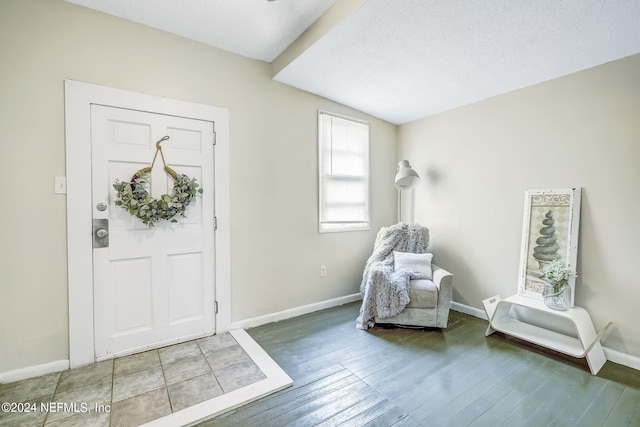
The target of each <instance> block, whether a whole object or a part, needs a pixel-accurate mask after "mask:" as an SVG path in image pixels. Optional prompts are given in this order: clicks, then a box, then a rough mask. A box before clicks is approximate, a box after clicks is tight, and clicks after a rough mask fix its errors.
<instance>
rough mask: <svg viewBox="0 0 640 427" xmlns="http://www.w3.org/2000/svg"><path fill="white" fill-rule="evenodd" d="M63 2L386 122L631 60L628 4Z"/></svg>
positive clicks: (638, 27) (632, 3)
mask: <svg viewBox="0 0 640 427" xmlns="http://www.w3.org/2000/svg"><path fill="white" fill-rule="evenodd" d="M68 1H71V2H73V3H77V4H82V5H85V6H87V7H91V8H94V9H98V10H101V11H104V12H107V13H111V14H114V15H116V16H120V17H123V18H125V19H129V20H132V21H136V22H140V23H143V24H145V25H149V26H151V27H155V28H160V29H163V30H166V31H169V32H172V33H175V34H179V35H181V36H184V37H188V38H191V39H194V40H198V41H200V42H203V43H207V44H210V45H213V46H216V47H219V48H222V49H225V50H229V51H232V52H235V53H238V54H240V55H244V56H249V57H252V58H256V59H260V60H263V61H267V62H272V61H273V60H274V59H275V60H276V61H275V62H274V65H275V64H276V63H278V61H279V60H280V58H281V57H283V56H287V57H288V58H287V59H286V61H282V62H283V63H282V64H278V67H274V70H275V71H274V72H275V73H276V74H275V76H274V78H275V80H278V81H280V82H282V83H285V84H288V85H291V86H294V87H297V88H300V89H302V90H305V91H309V92H312V93H316V94H318V95H321V96H324V97H327V98H329V99H333V100H335V101H338V102H340V103H342V104H345V105H348V106H350V107H353V108H356V109H358V110H361V111H363V112H366V113H369V114H371V115H373V116H376V117H380V118H382V119H384V120H387V121H389V122H391V123H396V124H401V123H405V122H408V121H411V120H414V119H418V118H421V117H424V116H428V115H432V114H436V113H439V112H442V111H446V110H449V109H452V108H455V107H458V106H462V105H466V104H469V103H473V102H476V101H479V100H482V99H486V98H489V97H491V96H495V95H498V94H502V93H505V92H509V91H512V90H515V89H519V88H522V87H526V86H530V85H533V84H536V83H540V82H543V81H546V80H549V79H553V78H556V77H559V76H563V75H566V74H570V73H573V72H577V71H580V70H583V69H586V68H590V67H593V66H596V65H600V64H603V63H605V62H609V61H613V60H616V59H620V58H622V57H625V56H629V55H632V54H636V53H639V52H640V1H639V0H536V1H531V0H338V1H337V2H336V1H335V0H304V1H298V0H276V1H272V2H268V1H266V0H182V1H180V2H177V1H174V0H153V1H151V0H138V1H135V2H132V1H130V0H68ZM334 3H335V5H334ZM345 4H351V5H352V7H351V9H349V10H348V12H343V14H342V15H339V14H337V16H338V17H337V18H336V17H335V16H334V17H333V18H332V19H333V23H332V24H331V25H330V26H329V27H326V28H324V29H323V31H320V32H318V34H317V35H316V36H315V38H312V39H310V36H309V37H307V38H306V40H305V44H304V46H303V47H302V48H298V49H293V46H294V45H295V43H294V45H292V46H291V47H290V48H289V49H287V46H289V45H290V44H291V43H292V42H294V40H296V39H297V38H298V37H299V36H300V35H301V34H302V33H303V32H304V30H305V29H306V28H307V27H309V26H310V25H311V24H312V23H313V22H314V21H316V19H317V18H319V17H321V16H322V15H323V14H326V15H329V14H330V13H331V12H332V11H335V10H337V9H338V7H339V6H344V5H345ZM332 5H333V7H331V6H332ZM334 15H336V14H334ZM283 52H284V53H283ZM281 53H282V55H281V56H280V58H279V57H278V56H279V55H280V54H281Z"/></svg>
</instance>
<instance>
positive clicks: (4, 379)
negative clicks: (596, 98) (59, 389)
mask: <svg viewBox="0 0 640 427" xmlns="http://www.w3.org/2000/svg"><path fill="white" fill-rule="evenodd" d="M67 369H69V360H56V361H54V362H49V363H44V364H42V365H36V366H29V367H26V368H20V369H14V370H13V371H7V372H0V384H6V383H12V382H16V381H21V380H26V379H28V378H33V377H39V376H40V375H46V374H51V373H53V372H60V371H66V370H67Z"/></svg>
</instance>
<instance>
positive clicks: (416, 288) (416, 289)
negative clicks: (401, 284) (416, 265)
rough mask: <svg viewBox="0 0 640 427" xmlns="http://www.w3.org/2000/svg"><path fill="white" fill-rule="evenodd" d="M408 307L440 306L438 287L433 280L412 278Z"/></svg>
mask: <svg viewBox="0 0 640 427" xmlns="http://www.w3.org/2000/svg"><path fill="white" fill-rule="evenodd" d="M409 283H410V284H411V289H410V290H409V298H410V299H411V301H410V302H409V304H407V307H411V308H436V307H437V306H438V287H437V286H436V285H435V283H433V281H431V280H424V279H422V280H411V281H410V282H409Z"/></svg>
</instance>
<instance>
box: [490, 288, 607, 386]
mask: <svg viewBox="0 0 640 427" xmlns="http://www.w3.org/2000/svg"><path fill="white" fill-rule="evenodd" d="M482 304H483V305H484V309H485V312H486V313H487V317H488V319H489V326H488V327H487V332H486V335H487V336H488V335H491V334H492V333H494V332H495V331H499V332H503V333H505V334H508V335H511V336H514V337H516V338H520V339H523V340H525V341H529V342H532V343H534V344H538V345H540V346H543V347H547V348H549V349H552V350H555V351H558V352H560V353H564V354H566V355H569V356H572V357H578V358H582V357H585V358H586V359H587V363H588V364H589V369H590V370H591V373H592V374H593V375H596V374H597V373H598V371H599V370H600V368H602V366H603V365H604V364H605V362H606V361H607V358H606V356H605V354H604V351H603V350H602V345H601V344H600V339H601V338H603V337H604V335H605V334H606V332H607V331H608V330H609V328H610V327H611V325H612V323H611V322H609V323H608V324H607V326H605V327H604V329H603V330H602V331H601V332H600V333H597V332H596V329H595V327H594V326H593V322H592V321H591V317H590V316H589V313H587V311H586V310H585V309H583V308H580V307H573V308H570V309H568V310H567V311H558V310H552V309H550V308H548V307H547V306H546V305H544V303H543V302H542V300H537V299H533V298H527V297H522V296H519V295H514V296H511V297H509V298H506V299H504V300H503V299H502V298H500V296H499V295H496V296H494V297H492V298H488V299H485V300H483V301H482Z"/></svg>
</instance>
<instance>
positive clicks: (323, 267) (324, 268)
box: [320, 265, 327, 277]
mask: <svg viewBox="0 0 640 427" xmlns="http://www.w3.org/2000/svg"><path fill="white" fill-rule="evenodd" d="M326 275H327V266H326V265H321V266H320V277H324V276H326Z"/></svg>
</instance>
